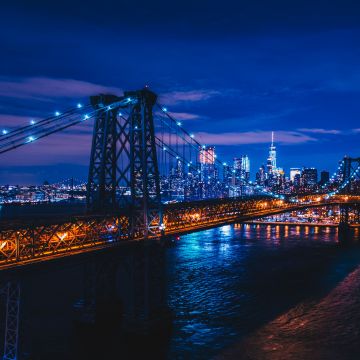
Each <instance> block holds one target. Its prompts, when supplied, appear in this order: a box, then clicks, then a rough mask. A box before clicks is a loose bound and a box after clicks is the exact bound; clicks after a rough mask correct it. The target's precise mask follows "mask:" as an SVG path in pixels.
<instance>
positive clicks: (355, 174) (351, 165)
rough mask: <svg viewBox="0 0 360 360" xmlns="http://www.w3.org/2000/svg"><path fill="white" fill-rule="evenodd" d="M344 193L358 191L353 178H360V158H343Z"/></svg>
mask: <svg viewBox="0 0 360 360" xmlns="http://www.w3.org/2000/svg"><path fill="white" fill-rule="evenodd" d="M342 173H343V179H342V181H343V184H344V188H343V191H342V192H343V193H346V194H350V193H352V192H354V190H355V191H356V189H354V188H353V186H352V185H353V184H352V182H351V180H357V181H359V180H360V158H350V157H348V156H345V157H344V160H343V169H342Z"/></svg>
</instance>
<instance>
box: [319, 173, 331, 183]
mask: <svg viewBox="0 0 360 360" xmlns="http://www.w3.org/2000/svg"><path fill="white" fill-rule="evenodd" d="M329 180H330V173H329V172H328V171H325V170H323V171H322V172H321V173H320V185H325V184H326V183H328V182H329Z"/></svg>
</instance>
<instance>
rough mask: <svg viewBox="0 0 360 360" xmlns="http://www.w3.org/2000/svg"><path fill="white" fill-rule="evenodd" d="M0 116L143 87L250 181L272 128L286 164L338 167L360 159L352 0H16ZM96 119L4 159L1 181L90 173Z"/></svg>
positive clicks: (3, 31) (7, 118)
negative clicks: (245, 166) (241, 161)
mask: <svg viewBox="0 0 360 360" xmlns="http://www.w3.org/2000/svg"><path fill="white" fill-rule="evenodd" d="M0 6H1V8H0V43H1V52H0V125H1V128H7V129H10V128H12V127H16V126H19V125H24V124H28V123H29V121H30V119H40V118H42V117H45V116H47V115H48V114H53V113H54V111H56V110H57V111H62V110H65V109H67V108H69V107H73V106H75V105H76V104H77V103H78V102H83V103H85V102H86V101H87V96H89V95H92V94H97V93H100V92H112V93H116V94H119V95H121V93H122V90H130V89H138V88H142V87H143V86H144V85H145V84H148V85H150V87H151V89H152V90H153V91H155V92H157V93H158V94H159V96H160V99H161V102H162V103H163V104H166V106H167V108H168V109H169V111H170V112H172V113H174V116H175V117H176V118H178V119H179V120H182V122H183V125H184V127H185V128H186V129H188V130H189V131H191V132H194V133H195V135H196V137H197V139H198V140H199V141H200V142H202V143H206V144H215V145H216V149H217V153H218V157H219V158H220V159H222V160H224V161H228V162H231V160H232V158H233V157H236V156H240V155H241V154H248V155H249V157H250V160H251V172H252V177H253V176H254V174H255V172H256V171H257V169H258V168H259V166H260V165H261V164H262V163H265V162H266V158H267V154H268V146H269V142H270V138H271V131H272V130H273V131H275V140H276V145H277V149H278V165H279V166H281V167H284V169H285V171H286V172H287V173H288V171H289V167H298V166H299V167H301V166H315V167H317V168H318V169H319V170H320V171H321V170H323V169H327V170H330V171H334V170H335V168H336V167H337V162H338V160H340V159H341V158H342V157H343V156H344V155H345V154H348V155H351V156H360V151H359V150H360V149H359V138H360V121H359V119H360V101H359V100H360V97H359V95H360V5H358V2H357V1H346V0H342V1H331V0H327V1H324V0H313V1H307V0H303V1H290V0H287V1H272V0H267V1H257V0H248V1H242V0H237V1H230V0H222V1H213V0H208V1H205V0H192V1H189V0H183V1H170V0H168V1H145V0H138V1H126V2H125V1H122V0H119V1H113V2H112V1H108V0H102V1H96V2H93V1H86V2H80V1H75V0H73V1H68V0H63V1H48V0H47V1H45V0H44V1H34V0H28V1H16V0H15V1H7V4H5V5H4V4H1V5H0ZM91 131H92V123H89V124H86V125H85V124H83V125H82V126H80V127H76V128H73V129H71V130H67V131H66V132H64V133H63V134H57V135H54V136H51V137H49V138H47V139H45V140H42V141H39V142H35V143H33V144H30V145H28V146H26V147H22V148H20V149H17V150H15V151H13V152H11V153H7V154H4V155H0V156H1V159H0V183H1V184H5V183H13V184H27V183H41V182H42V181H44V180H45V179H46V180H49V181H51V182H54V181H58V180H60V179H65V178H68V177H71V176H74V177H77V178H82V179H85V178H86V176H87V168H88V162H89V154H90V140H91Z"/></svg>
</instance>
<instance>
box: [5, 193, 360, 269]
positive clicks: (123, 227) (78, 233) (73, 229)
mask: <svg viewBox="0 0 360 360" xmlns="http://www.w3.org/2000/svg"><path fill="white" fill-rule="evenodd" d="M307 200H309V199H307ZM341 204H350V205H354V204H356V205H357V206H358V205H359V204H360V196H353V197H350V198H349V197H347V196H337V197H333V198H330V199H329V200H326V201H325V200H321V201H312V202H311V203H308V202H305V203H304V202H300V203H291V202H285V201H283V200H278V199H269V198H252V199H251V198H250V199H246V200H242V199H220V200H209V201H196V202H189V203H176V204H169V205H166V206H165V209H164V219H163V221H164V223H165V226H166V227H165V229H166V231H165V235H171V234H181V233H186V232H191V231H196V230H201V229H205V228H209V227H214V226H218V225H222V224H227V223H232V222H236V221H239V222H241V221H246V220H250V219H256V218H259V217H265V216H270V215H274V214H278V213H283V212H288V211H293V210H301V209H306V208H309V207H319V206H333V205H341ZM1 226H2V227H1V228H0V268H7V267H13V266H16V265H25V264H29V263H33V262H36V261H42V260H49V259H53V258H56V257H60V256H68V255H72V254H76V253H82V252H86V251H92V250H96V249H99V248H106V247H112V246H116V245H119V244H121V243H125V242H126V241H129V240H141V238H140V237H138V238H133V239H129V238H128V235H127V234H128V227H129V219H128V217H127V216H126V215H117V216H115V215H113V216H103V215H102V216H79V217H77V216H75V217H72V218H71V219H68V220H65V221H63V222H59V221H57V223H51V221H48V222H47V224H45V225H21V224H18V225H16V224H9V223H7V224H2V225H1ZM158 235H159V236H160V234H158ZM154 237H155V236H154Z"/></svg>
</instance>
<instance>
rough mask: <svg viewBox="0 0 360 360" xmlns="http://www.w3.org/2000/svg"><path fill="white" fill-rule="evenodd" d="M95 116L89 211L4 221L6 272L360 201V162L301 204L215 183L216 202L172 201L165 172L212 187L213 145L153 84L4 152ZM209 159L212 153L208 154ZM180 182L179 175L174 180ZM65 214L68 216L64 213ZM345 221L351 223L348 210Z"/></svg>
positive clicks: (53, 120) (50, 123)
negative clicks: (208, 164) (236, 193)
mask: <svg viewBox="0 0 360 360" xmlns="http://www.w3.org/2000/svg"><path fill="white" fill-rule="evenodd" d="M90 119H93V120H94V130H93V136H92V146H91V155H90V166H89V174H88V182H87V196H86V206H84V207H83V208H82V209H81V208H79V207H76V209H75V210H74V209H72V206H71V204H61V206H59V205H57V204H53V205H52V210H49V209H48V208H46V209H45V208H42V207H40V206H36V205H34V206H32V207H30V209H29V211H28V213H27V214H22V213H17V215H16V216H15V217H12V218H5V219H2V220H0V267H2V268H4V267H6V268H8V267H12V266H19V265H25V264H29V263H32V262H36V261H39V260H41V261H42V260H44V259H52V258H54V257H57V256H64V255H71V254H75V253H78V252H83V251H92V250H95V249H97V248H99V247H100V248H101V247H111V246H115V245H116V244H117V243H119V242H122V241H126V240H127V241H129V240H141V239H151V238H159V237H160V236H164V235H170V234H181V233H183V232H189V231H192V230H198V229H204V228H207V227H211V226H218V225H221V224H225V223H228V222H234V221H245V220H249V219H254V218H259V217H263V216H269V215H272V214H277V213H281V212H287V211H293V210H297V209H304V208H306V207H310V206H325V205H343V207H346V208H349V207H350V206H353V207H356V205H357V204H358V203H359V197H358V195H359V178H360V158H350V157H345V158H344V159H343V160H342V161H341V162H340V164H339V167H338V169H337V171H336V172H335V173H334V174H333V176H332V178H331V179H330V181H329V183H327V184H324V185H323V187H322V189H321V191H320V192H319V193H317V194H312V195H307V196H305V195H304V196H302V197H298V198H296V199H295V198H294V197H282V196H280V195H278V194H272V193H266V192H262V193H261V192H258V194H257V195H253V196H243V197H241V198H226V197H224V192H223V189H222V187H221V185H219V186H218V188H216V186H215V189H217V190H216V191H217V192H216V193H215V194H214V198H212V199H207V200H194V196H193V197H191V200H190V201H186V200H187V199H186V196H183V198H182V200H183V201H181V202H176V203H170V204H169V203H168V204H164V202H163V201H162V200H163V199H162V197H163V196H164V193H165V191H164V188H166V187H167V188H168V189H169V188H170V189H171V188H172V187H171V185H172V184H166V181H163V182H162V179H163V178H165V175H168V174H171V173H174V172H176V171H178V172H179V173H181V175H182V177H183V178H185V179H186V183H185V186H184V193H186V192H189V193H191V191H192V188H193V187H195V186H194V184H197V185H198V184H199V183H201V182H206V179H203V178H202V177H203V174H202V171H201V170H200V169H201V165H200V164H199V159H200V156H199V153H200V152H201V150H202V149H203V144H201V143H199V142H198V140H197V139H196V138H195V136H194V135H193V134H192V133H189V132H188V131H187V130H186V129H184V128H183V126H182V124H181V122H180V121H177V120H176V119H175V118H174V117H173V116H172V115H171V114H170V113H169V112H168V111H167V109H166V108H165V107H164V106H162V105H160V104H159V103H158V102H157V96H156V94H155V93H153V92H152V91H150V90H149V89H148V88H144V89H142V90H139V91H129V92H125V93H124V95H123V96H120V97H118V96H115V95H98V96H92V97H91V98H90V103H89V104H88V105H85V106H82V105H80V104H78V106H77V107H76V108H73V109H70V110H67V111H65V112H63V113H59V112H57V113H55V115H54V116H51V117H48V118H46V119H43V120H41V121H38V122H36V123H34V122H33V123H31V124H29V125H27V126H24V127H20V128H17V129H13V130H11V131H4V132H3V135H2V137H1V139H0V154H4V153H7V152H9V151H12V150H14V149H17V148H19V147H22V146H27V145H29V144H30V143H33V142H36V141H38V140H40V139H41V138H44V137H47V136H51V135H53V134H56V133H58V132H60V131H63V130H65V129H67V128H69V127H71V126H74V125H77V124H80V123H82V122H84V121H89V120H90ZM201 156H202V157H210V156H212V155H211V154H209V153H207V152H206V151H202V152H201ZM209 160H211V161H213V162H215V163H216V164H217V166H218V168H219V169H220V170H219V172H221V169H223V166H224V163H223V162H221V161H220V160H219V159H217V158H215V159H214V158H212V159H209ZM166 179H167V178H166ZM170 179H171V178H170ZM216 180H217V179H216V178H214V179H212V180H211V181H216ZM336 180H337V181H336ZM176 181H177V179H176V178H175V177H174V178H173V182H176ZM217 182H218V183H219V184H220V182H219V181H217ZM198 188H199V186H197V187H196V189H197V190H196V191H198ZM193 192H194V191H193ZM200 198H201V197H200ZM184 200H185V201H184ZM345 205H346V206H345ZM57 208H59V209H60V210H59V211H56V210H57ZM341 221H343V222H345V221H346V223H348V211H345V212H344V216H343V217H342V218H341Z"/></svg>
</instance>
